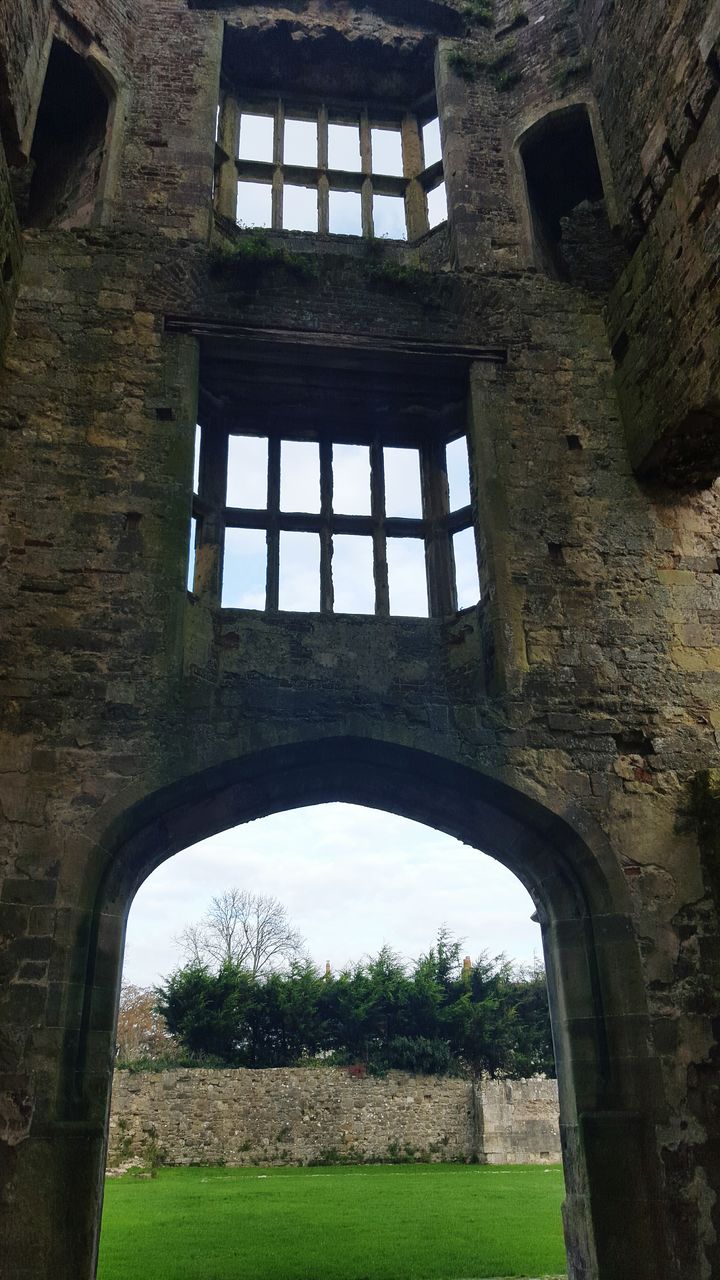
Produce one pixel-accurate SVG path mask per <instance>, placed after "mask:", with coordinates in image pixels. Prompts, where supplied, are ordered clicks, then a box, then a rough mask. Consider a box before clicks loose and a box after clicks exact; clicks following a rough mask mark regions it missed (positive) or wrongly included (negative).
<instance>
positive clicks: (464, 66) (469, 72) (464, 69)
mask: <svg viewBox="0 0 720 1280" xmlns="http://www.w3.org/2000/svg"><path fill="white" fill-rule="evenodd" d="M448 63H449V65H450V67H451V68H452V70H453V71H454V72H455V75H456V76H460V78H461V80H474V79H475V72H476V71H477V70H478V68H479V66H480V63H479V61H478V59H477V58H474V57H473V55H472V54H471V53H468V51H467V49H452V50H451V51H450V54H449V56H448Z"/></svg>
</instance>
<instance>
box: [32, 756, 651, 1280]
mask: <svg viewBox="0 0 720 1280" xmlns="http://www.w3.org/2000/svg"><path fill="white" fill-rule="evenodd" d="M193 749H194V748H193ZM536 794H537V791H536V789H535V787H534V786H533V785H530V786H526V785H524V784H523V786H522V787H521V786H519V785H515V786H511V785H508V784H507V783H506V782H503V781H500V780H499V779H498V778H497V777H493V776H491V775H489V774H487V773H483V772H480V771H479V770H477V769H474V768H471V767H468V766H466V765H463V764H459V763H457V762H455V761H452V760H450V759H448V758H444V757H440V756H437V755H434V754H432V753H430V752H424V751H421V750H419V749H415V748H409V747H406V746H401V745H399V744H396V743H391V742H383V741H380V740H376V739H368V738H362V737H351V736H347V737H334V738H319V739H311V740H302V741H298V742H295V743H291V744H286V745H283V746H278V747H272V748H268V749H266V750H258V751H255V752H253V753H251V754H249V755H245V756H242V757H240V758H232V759H230V760H226V761H223V762H221V763H219V764H214V765H212V766H210V767H208V768H206V769H204V770H195V771H193V770H192V769H189V768H188V767H187V760H186V759H185V760H183V761H180V762H179V763H178V767H177V769H176V770H175V771H173V770H172V768H170V767H169V766H168V769H167V771H166V772H165V774H164V775H158V776H156V777H154V778H152V777H145V778H143V785H142V788H140V789H139V790H138V791H137V793H136V797H135V800H134V802H133V801H132V799H131V798H130V797H129V796H127V795H126V796H125V797H123V800H122V802H120V803H119V804H118V805H117V807H116V808H115V809H113V810H105V811H104V812H102V813H99V814H98V815H97V819H96V822H95V824H94V828H93V833H92V834H93V839H94V840H95V842H96V843H95V844H94V846H93V847H94V850H95V857H94V859H93V861H92V863H91V864H89V865H88V878H87V881H86V894H87V897H86V901H87V902H88V904H93V905H92V906H91V910H90V913H89V916H86V917H85V921H86V923H84V924H83V927H82V929H81V930H80V931H79V932H78V933H77V935H76V943H75V948H74V950H73V952H72V955H71V961H72V966H73V970H72V972H73V973H74V974H75V973H78V974H79V973H81V972H82V971H83V965H84V966H85V969H84V972H85V977H84V980H83V981H82V982H81V983H80V984H79V986H78V987H76V988H72V993H73V997H74V996H75V992H76V991H77V994H78V995H79V996H81V1000H82V1006H81V1007H80V1006H76V1005H75V1004H72V1006H70V1013H71V1015H72V1017H73V1018H75V1016H76V1015H75V1009H76V1008H77V1022H75V1021H73V1030H72V1035H71V1037H70V1039H69V1041H68V1046H69V1049H70V1050H71V1051H70V1052H68V1053H67V1054H66V1055H65V1057H64V1059H63V1063H62V1074H61V1076H60V1078H59V1080H58V1099H59V1104H60V1107H61V1108H62V1111H61V1114H62V1115H63V1116H64V1117H67V1121H64V1123H66V1125H67V1138H65V1136H64V1131H63V1132H62V1133H58V1136H57V1138H56V1148H57V1150H55V1149H53V1156H54V1158H55V1159H56V1160H60V1161H63V1162H64V1164H65V1166H66V1167H69V1165H68V1162H71V1161H73V1160H74V1164H72V1167H73V1168H74V1169H75V1170H76V1176H77V1177H80V1181H81V1182H82V1186H79V1185H76V1186H75V1187H74V1190H73V1194H74V1201H75V1207H76V1213H75V1215H74V1217H73V1220H72V1223H66V1224H65V1227H64V1229H63V1230H64V1234H63V1233H61V1235H62V1255H60V1253H58V1258H59V1259H60V1257H61V1256H62V1260H63V1261H62V1265H63V1266H64V1267H65V1271H66V1273H67V1274H70V1273H71V1272H72V1274H73V1275H74V1276H83V1277H85V1276H87V1277H88V1280H89V1278H90V1277H91V1276H93V1275H94V1267H95V1258H96V1251H97V1241H98V1232H99V1219H100V1208H101V1203H102V1174H103V1170H104V1161H105V1143H106V1136H107V1106H108V1103H109V1093H110V1084H111V1076H112V1064H113V1059H114V1045H115V1029H116V1018H117V997H118V992H119V983H120V970H121V964H122V952H123V945H124V934H125V923H126V919H127V914H128V909H129V905H130V903H131V901H132V898H133V896H134V894H135V892H136V891H137V889H138V887H139V885H140V884H141V883H142V882H143V881H144V880H145V879H146V878H147V876H148V875H149V874H150V872H151V871H152V870H153V869H154V868H155V867H157V866H159V865H160V863H162V862H163V861H165V860H166V859H167V858H168V857H170V856H171V855H172V854H173V853H176V852H178V851H179V850H181V849H183V848H186V847H187V846H188V845H190V844H193V843H196V842H197V841H200V840H202V839H204V838H206V837H207V836H209V835H212V834H215V833H217V832H221V831H225V830H227V829H228V828H230V827H232V826H235V825H238V824H240V823H246V822H249V821H251V820H252V819H254V818H257V817H265V816H267V815H269V814H272V813H277V812H280V811H282V810H287V809H293V808H294V809H299V808H303V807H306V806H308V805H312V804H322V803H325V802H328V801H345V802H349V803H355V804H364V805H368V806H369V807H372V808H377V809H384V810H387V811H388V812H391V813H395V814H397V815H400V816H405V817H409V818H411V819H413V820H414V821H417V822H422V823H425V824H427V825H428V826H430V827H433V828H435V829H437V830H441V831H444V832H446V833H447V834H450V835H454V836H456V837H458V838H459V839H461V840H463V841H465V842H466V843H468V844H470V845H471V846H473V847H474V848H482V849H484V850H486V851H487V852H488V853H490V854H491V855H492V856H493V857H495V858H497V859H498V861H500V862H502V863H503V864H504V865H505V866H507V867H508V868H509V869H510V870H512V871H514V872H515V873H516V874H517V876H518V878H519V879H520V880H521V882H522V883H523V884H524V885H525V886H526V887H527V888H528V890H529V892H530V893H531V896H532V898H533V901H534V902H535V903H536V906H537V910H538V915H539V918H540V923H541V927H542V931H543V945H544V952H545V961H546V966H547V977H548V992H549V1000H550V1008H551V1013H552V1018H553V1038H554V1048H555V1056H556V1062H557V1070H558V1086H559V1103H560V1128H561V1141H562V1148H563V1167H564V1173H565V1186H566V1197H565V1203H564V1211H563V1212H564V1225H565V1242H566V1249H567V1263H568V1277H569V1280H600V1277H602V1280H627V1276H628V1274H632V1275H633V1277H634V1278H635V1280H656V1277H657V1275H658V1273H659V1272H658V1260H659V1259H664V1258H665V1257H666V1256H667V1254H666V1247H665V1244H664V1242H663V1239H662V1238H661V1237H662V1230H661V1229H662V1221H663V1220H662V1215H661V1210H660V1208H659V1206H660V1203H661V1193H660V1190H659V1185H660V1183H659V1170H658V1165H657V1157H656V1154H655V1152H656V1146H655V1131H656V1128H657V1126H658V1125H659V1124H661V1123H662V1117H663V1114H664V1113H662V1112H661V1110H659V1108H661V1107H662V1098H663V1093H662V1086H661V1083H660V1078H659V1066H658V1063H657V1061H656V1060H654V1059H653V1057H652V1054H651V1049H650V1045H651V1035H650V1030H649V1021H648V1015H647V1004H646V996H645V989H644V986H643V981H642V973H641V968H640V962H639V955H638V947H637V941H636V938H635V934H634V930H633V926H632V922H631V919H630V915H629V910H630V908H629V895H628V892H627V887H626V885H625V881H624V878H623V876H622V873H621V870H620V868H619V866H618V864H617V861H616V858H615V856H614V854H613V851H612V849H611V848H610V846H609V844H608V843H607V841H606V840H605V838H604V837H603V835H602V832H600V831H598V830H593V831H587V830H584V831H583V833H582V834H580V833H579V832H578V830H576V829H575V827H574V826H573V825H572V822H571V821H570V820H568V819H566V818H564V817H561V816H559V813H556V812H553V809H552V808H551V807H549V806H548V805H547V804H543V803H541V802H539V800H538V799H537V798H536ZM559 801H560V802H559V803H558V806H557V807H558V809H561V808H562V803H563V802H562V798H561V797H559ZM76 1027H77V1030H76V1029H75V1028H76ZM78 1123H80V1125H81V1126H82V1133H83V1135H86V1136H84V1137H83V1144H82V1151H83V1160H82V1164H78V1161H77V1152H78V1150H79V1147H78V1145H77V1142H76V1139H75V1137H74V1135H75V1134H76V1133H77V1132H78V1128H77V1126H78ZM73 1144H75V1145H73ZM659 1233H660V1234H659ZM59 1247H60V1246H58V1248H59ZM68 1259H70V1262H68ZM663 1265H664V1263H663ZM68 1268H69V1269H68Z"/></svg>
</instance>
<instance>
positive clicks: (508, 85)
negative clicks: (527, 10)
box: [449, 38, 522, 92]
mask: <svg viewBox="0 0 720 1280" xmlns="http://www.w3.org/2000/svg"><path fill="white" fill-rule="evenodd" d="M516 53H517V38H513V39H511V40H508V41H507V43H506V44H505V45H503V47H502V48H501V49H499V50H498V52H497V53H496V54H495V57H494V58H483V57H482V56H481V55H480V54H471V53H469V52H468V51H467V50H466V49H462V48H459V49H453V50H452V52H451V53H450V56H449V63H450V66H451V67H452V69H453V71H454V72H455V74H456V75H458V76H460V77H461V78H462V79H463V80H474V78H475V75H476V73H477V72H478V71H485V72H487V74H488V76H489V77H490V80H491V81H492V83H493V84H494V86H495V88H496V89H498V90H499V91H500V92H503V91H505V90H507V89H512V88H513V86H514V85H516V84H517V83H518V82H519V81H520V80H521V79H522V70H521V69H520V68H519V67H513V66H512V63H513V61H514V58H515V54H516Z"/></svg>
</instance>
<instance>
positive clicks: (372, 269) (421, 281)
mask: <svg viewBox="0 0 720 1280" xmlns="http://www.w3.org/2000/svg"><path fill="white" fill-rule="evenodd" d="M362 269H363V273H364V274H365V275H366V276H367V278H368V280H370V282H371V283H373V284H377V285H379V286H384V287H386V288H387V289H391V290H392V289H399V290H407V291H410V290H413V289H418V290H420V289H424V288H427V285H428V283H429V281H430V272H429V271H425V270H424V269H423V268H422V267H413V266H409V265H406V264H404V263H401V262H365V263H363V266H362Z"/></svg>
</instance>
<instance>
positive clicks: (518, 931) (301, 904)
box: [125, 804, 542, 986]
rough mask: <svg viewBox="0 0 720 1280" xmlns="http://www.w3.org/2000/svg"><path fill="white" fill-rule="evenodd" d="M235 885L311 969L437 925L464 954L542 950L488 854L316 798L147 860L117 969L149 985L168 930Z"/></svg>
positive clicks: (428, 937)
mask: <svg viewBox="0 0 720 1280" xmlns="http://www.w3.org/2000/svg"><path fill="white" fill-rule="evenodd" d="M235 886H236V887H238V888H240V889H248V890H250V891H252V892H254V893H264V894H272V895H274V896H275V897H276V898H278V899H279V900H280V901H281V902H282V903H283V904H284V906H285V907H286V908H287V910H288V914H289V916H290V919H291V921H292V923H293V924H294V926H295V927H296V928H297V929H298V930H299V931H300V933H301V934H303V936H304V937H305V939H306V943H307V950H308V952H309V954H310V955H311V957H312V959H313V960H314V961H315V963H316V964H317V965H318V967H320V968H323V969H324V967H325V961H326V960H329V961H330V965H331V967H332V968H333V970H338V969H340V968H341V967H342V966H343V964H345V963H346V962H347V961H354V960H359V959H361V957H362V956H363V955H367V954H373V953H375V952H377V950H378V949H379V947H381V946H382V945H383V943H388V944H390V945H391V946H392V947H394V948H395V949H396V950H397V951H399V952H400V953H401V955H403V956H405V957H408V958H414V957H416V956H418V955H419V954H420V953H421V952H423V951H426V950H427V948H428V947H429V946H430V945H431V943H432V942H433V940H434V938H435V935H436V933H437V930H438V928H439V927H440V926H441V925H446V926H447V927H448V928H449V929H451V930H452V932H453V933H454V934H455V935H456V936H457V937H460V938H463V939H465V943H464V950H465V951H466V952H467V953H468V954H469V955H471V956H473V957H475V956H476V955H477V954H478V953H479V952H480V951H482V950H484V949H487V950H488V951H489V952H490V953H491V954H493V955H494V954H497V953H499V952H505V953H506V954H507V955H508V956H509V957H511V958H512V959H515V960H517V961H519V962H521V963H525V964H530V963H532V961H533V958H534V957H536V956H538V957H539V956H541V955H542V945H541V941H540V930H539V928H538V926H537V925H536V924H533V923H532V922H531V920H530V916H531V914H532V911H533V905H532V902H531V900H530V898H529V896H528V894H527V893H526V891H525V890H524V889H523V887H522V885H521V884H520V883H519V881H518V880H516V879H515V877H514V876H513V875H511V874H510V872H509V871H506V870H505V868H504V867H502V866H500V864H499V863H497V862H495V861H494V860H493V859H492V858H488V857H486V856H485V855H484V854H481V853H478V852H477V850H475V849H471V848H468V847H467V846H466V845H462V844H460V842H459V841H457V840H454V839H452V838H451V837H450V836H446V835H443V834H441V833H440V832H437V831H433V830H432V829H431V828H429V827H424V826H421V825H420V824H418V823H415V822H409V821H407V820H406V819H404V818H398V817H395V816H394V815H392V814H387V813H381V812H379V811H377V810H373V809H363V808H360V807H359V806H355V805H346V804H328V805H317V806H314V807H312V808H307V809H297V810H293V811H290V812H287V813H280V814H275V815H274V816H272V817H269V818H263V819H262V820H260V821H257V822H251V823H247V824H246V825H244V826H242V827H236V828H235V829H234V830H232V831H227V832H224V833H223V834H222V835H219V836H215V837H213V838H211V839H210V840H203V841H202V842H201V843H200V844H196V845H194V846H192V847H191V848H189V849H186V850H185V851H184V852H183V853H179V854H177V855H176V856H175V857H174V858H170V859H169V860H168V861H167V862H165V863H164V864H163V866H161V867H159V868H158V870H157V871H156V872H154V874H153V875H151V876H149V877H148V879H147V880H146V881H145V884H144V885H143V886H142V888H141V889H140V891H139V893H138V894H137V897H136V899H135V902H134V904H133V907H132V910H131V912H130V919H129V922H128V934H127V946H126V953H125V978H126V980H127V981H130V982H135V983H138V984H139V985H141V986H149V985H151V984H153V983H155V982H157V981H158V980H159V979H160V978H161V977H162V976H163V975H165V974H167V973H169V972H170V971H171V970H172V969H173V968H174V967H175V966H176V965H177V964H178V963H179V961H180V951H179V948H178V946H177V945H176V943H175V942H174V938H175V937H176V936H177V934H178V933H179V932H180V931H181V930H182V928H183V927H184V926H185V925H186V924H188V923H191V922H193V921H197V920H198V919H199V918H200V917H201V916H202V914H203V912H204V911H205V909H206V908H207V906H208V904H209V902H210V899H211V898H212V897H213V895H217V894H220V893H222V892H223V891H224V890H225V889H228V888H231V887H235Z"/></svg>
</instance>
